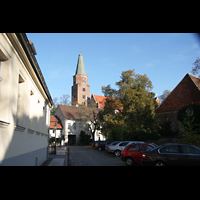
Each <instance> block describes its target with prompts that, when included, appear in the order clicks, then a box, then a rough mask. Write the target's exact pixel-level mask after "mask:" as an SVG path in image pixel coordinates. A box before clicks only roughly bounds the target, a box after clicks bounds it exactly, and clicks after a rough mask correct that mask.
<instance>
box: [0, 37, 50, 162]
mask: <svg viewBox="0 0 200 200" xmlns="http://www.w3.org/2000/svg"><path fill="white" fill-rule="evenodd" d="M35 55H36V51H35V48H34V45H33V43H32V42H31V41H29V40H28V38H27V36H26V34H25V33H0V165H14V166H17V165H23V166H24V165H26V166H35V165H41V164H42V163H43V162H44V161H45V160H46V159H47V156H48V129H49V125H50V108H51V107H52V104H53V102H52V98H51V95H50V93H49V90H48V88H47V85H46V83H45V80H44V77H43V75H42V72H41V70H40V67H39V65H38V63H37V60H36V58H35Z"/></svg>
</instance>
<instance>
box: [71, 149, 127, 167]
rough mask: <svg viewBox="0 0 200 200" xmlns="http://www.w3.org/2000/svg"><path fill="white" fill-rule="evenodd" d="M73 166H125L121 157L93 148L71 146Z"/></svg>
mask: <svg viewBox="0 0 200 200" xmlns="http://www.w3.org/2000/svg"><path fill="white" fill-rule="evenodd" d="M69 147H70V159H71V166H125V162H122V160H121V158H120V157H115V156H114V154H109V153H107V152H106V151H99V150H96V149H94V148H93V147H91V146H69Z"/></svg>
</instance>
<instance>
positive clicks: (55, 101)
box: [51, 94, 71, 115]
mask: <svg viewBox="0 0 200 200" xmlns="http://www.w3.org/2000/svg"><path fill="white" fill-rule="evenodd" d="M69 97H70V96H69V95H68V94H63V95H62V97H60V102H58V98H57V97H54V98H53V108H52V110H51V115H54V114H55V112H56V108H57V106H58V104H65V105H70V103H71V102H70V101H69V100H68V99H69Z"/></svg>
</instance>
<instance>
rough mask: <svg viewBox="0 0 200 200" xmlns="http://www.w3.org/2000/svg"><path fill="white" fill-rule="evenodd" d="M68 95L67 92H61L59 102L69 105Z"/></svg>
mask: <svg viewBox="0 0 200 200" xmlns="http://www.w3.org/2000/svg"><path fill="white" fill-rule="evenodd" d="M69 97H70V96H69V94H63V95H62V97H60V104H64V105H70V101H69V100H68V99H69Z"/></svg>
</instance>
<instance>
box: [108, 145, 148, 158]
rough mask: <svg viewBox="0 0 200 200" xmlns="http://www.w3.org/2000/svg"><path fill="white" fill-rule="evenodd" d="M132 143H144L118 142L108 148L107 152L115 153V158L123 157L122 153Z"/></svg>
mask: <svg viewBox="0 0 200 200" xmlns="http://www.w3.org/2000/svg"><path fill="white" fill-rule="evenodd" d="M131 143H144V142H142V141H121V142H119V141H116V142H113V143H112V144H110V145H108V146H107V151H108V152H109V153H114V154H115V156H117V157H119V156H121V152H122V151H123V150H124V149H125V147H126V146H127V145H129V144H131Z"/></svg>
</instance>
